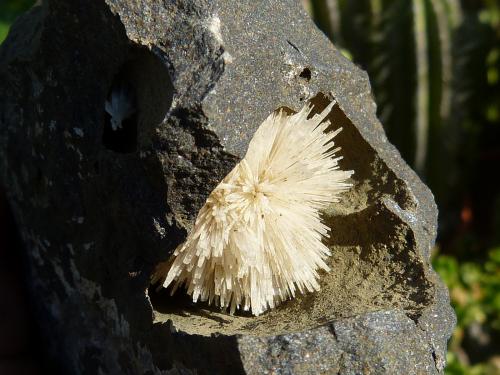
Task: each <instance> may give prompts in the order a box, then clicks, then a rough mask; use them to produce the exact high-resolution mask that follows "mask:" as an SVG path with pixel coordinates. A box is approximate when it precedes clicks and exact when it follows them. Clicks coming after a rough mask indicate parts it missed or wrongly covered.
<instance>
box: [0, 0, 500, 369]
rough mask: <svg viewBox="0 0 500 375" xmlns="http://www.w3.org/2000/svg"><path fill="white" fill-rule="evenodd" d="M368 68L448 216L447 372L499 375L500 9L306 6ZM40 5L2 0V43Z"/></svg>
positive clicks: (397, 133)
mask: <svg viewBox="0 0 500 375" xmlns="http://www.w3.org/2000/svg"><path fill="white" fill-rule="evenodd" d="M302 2H303V3H304V6H305V8H306V10H307V11H308V12H310V13H311V15H312V17H313V19H314V20H315V22H316V23H317V24H318V26H319V27H320V28H321V29H322V30H323V31H324V32H325V33H326V34H327V35H328V36H329V37H330V38H331V39H332V41H333V42H334V44H335V45H336V46H337V47H338V48H340V49H341V50H342V52H343V53H344V55H346V56H347V57H348V58H350V59H351V60H353V61H354V62H356V63H357V64H359V65H360V66H361V67H363V68H364V69H366V70H367V71H368V73H369V75H370V80H371V84H372V88H373V91H374V95H375V99H376V101H377V105H378V115H379V118H380V119H381V121H382V123H383V125H384V127H385V129H386V132H387V134H388V137H389V139H390V140H391V142H393V143H394V144H395V145H396V146H397V147H398V149H399V150H400V152H401V154H402V155H403V157H404V158H405V159H406V161H407V162H408V163H409V164H411V165H413V166H414V167H415V168H416V169H417V171H418V172H419V174H420V176H421V177H422V178H423V179H424V180H425V181H426V182H427V183H428V184H429V185H430V187H431V189H432V191H433V192H434V194H435V195H436V200H437V202H438V205H439V209H440V222H439V224H440V225H439V228H440V232H439V236H438V246H437V248H439V250H436V252H435V255H434V260H433V263H434V267H435V269H436V270H437V272H438V273H439V274H440V275H441V277H442V278H443V280H444V282H445V283H446V284H447V285H448V287H449V289H450V296H451V301H452V305H453V307H454V308H455V311H456V313H457V318H458V326H457V328H456V330H455V332H454V333H453V337H452V339H451V340H450V343H449V352H448V366H447V368H446V373H447V374H451V375H483V374H485V375H494V374H500V167H499V166H500V145H499V143H500V3H499V1H498V0H462V1H459V0H356V1H353V0H302ZM33 3H34V0H0V43H1V42H2V41H3V40H4V39H5V37H6V35H7V33H8V29H9V27H10V25H11V23H12V22H13V20H14V19H15V17H16V16H17V15H19V14H20V13H22V12H24V11H26V10H27V9H28V8H29V7H30V6H31V5H32V4H33Z"/></svg>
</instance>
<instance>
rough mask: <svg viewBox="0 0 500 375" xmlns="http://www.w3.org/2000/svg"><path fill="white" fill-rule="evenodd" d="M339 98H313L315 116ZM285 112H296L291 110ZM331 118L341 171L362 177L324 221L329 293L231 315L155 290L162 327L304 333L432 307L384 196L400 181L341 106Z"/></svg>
mask: <svg viewBox="0 0 500 375" xmlns="http://www.w3.org/2000/svg"><path fill="white" fill-rule="evenodd" d="M331 100H332V99H331V98H329V97H327V96H326V95H323V94H321V93H319V94H318V95H316V96H315V97H314V98H312V99H311V100H310V102H311V103H312V104H313V106H314V108H313V111H312V114H315V113H319V112H321V111H322V110H323V109H324V108H325V107H326V106H327V105H328V104H329V103H330V102H331ZM279 110H284V111H285V112H287V113H291V112H293V111H292V110H291V109H290V108H287V107H280V108H277V109H276V111H279ZM327 119H328V120H329V121H330V122H331V124H332V125H331V130H332V131H333V130H335V129H337V128H339V127H342V128H343V130H342V132H341V133H340V134H339V135H338V136H336V137H335V139H334V142H335V147H337V146H340V147H342V151H341V152H340V154H341V155H342V156H344V158H345V159H344V160H341V163H340V166H341V168H342V169H343V170H350V169H352V170H354V171H355V174H354V176H353V183H354V187H353V188H352V189H351V190H350V191H349V192H348V193H346V194H345V195H344V196H342V199H341V201H340V202H338V203H335V204H334V205H332V206H334V207H332V208H331V209H330V208H329V209H328V210H327V211H325V212H324V222H325V224H326V225H328V226H329V227H330V228H331V233H330V238H329V239H325V240H324V241H325V244H326V245H327V246H328V247H329V248H330V250H331V252H332V255H331V256H330V257H329V258H328V259H327V264H328V266H329V267H330V269H331V271H330V272H324V271H319V274H320V278H319V283H320V287H321V290H320V291H318V292H314V293H306V294H303V295H297V296H296V297H295V298H294V299H292V300H288V301H285V302H283V303H281V304H280V305H278V306H277V307H275V308H274V309H272V310H268V311H266V312H265V313H263V314H262V315H259V316H252V315H251V314H249V313H247V312H243V313H241V312H239V313H236V314H235V315H230V314H229V313H227V312H225V311H221V310H220V309H219V308H218V307H217V306H208V304H204V303H193V302H192V299H191V296H189V295H187V294H186V292H185V290H183V289H179V290H177V291H176V293H175V294H174V295H173V296H170V293H169V290H163V291H162V290H160V291H159V292H157V291H156V287H157V286H156V285H155V286H152V287H151V288H150V289H149V291H148V294H149V297H150V300H151V303H152V306H153V310H154V322H155V323H162V322H167V321H172V324H173V326H174V327H175V328H176V329H177V330H179V331H182V332H186V333H189V334H194V335H203V336H209V335H212V334H217V333H219V334H223V335H234V334H249V335H255V336H268V335H278V334H284V333H290V332H300V331H303V330H306V329H311V328H314V327H317V326H320V325H323V324H326V323H327V322H330V321H332V320H335V319H339V318H343V317H348V316H353V315H357V314H362V313H366V312H370V311H377V310H384V309H392V308H403V309H404V310H406V311H419V310H420V309H421V308H422V306H424V305H425V303H426V302H425V298H426V294H427V290H428V285H427V284H426V279H425V275H424V270H423V266H422V264H421V263H420V261H419V260H418V256H416V247H415V245H414V243H411V242H408V241H407V238H408V235H410V234H411V233H410V228H409V227H408V226H407V225H406V224H405V223H403V222H402V221H401V219H400V218H399V217H397V216H396V215H394V214H393V213H392V212H391V211H390V210H388V209H387V208H386V207H385V206H384V205H383V203H382V201H381V198H380V196H381V195H383V194H382V192H383V193H384V194H394V192H395V191H394V190H393V188H392V187H390V186H389V185H387V186H386V185H384V184H385V182H384V183H382V182H383V181H385V180H386V179H387V180H388V181H393V180H394V179H395V177H392V176H391V175H390V173H392V172H391V171H389V170H388V168H387V166H385V164H384V163H383V162H382V161H380V160H379V158H378V156H377V154H376V153H375V151H374V150H373V148H372V147H371V146H370V145H369V144H368V143H367V142H366V141H365V140H364V139H363V137H362V136H361V135H360V133H359V131H358V129H357V128H356V127H355V126H354V124H353V123H352V122H351V121H350V119H349V118H347V116H346V115H345V113H344V112H343V111H342V110H341V108H340V107H339V106H338V105H336V106H334V108H333V109H332V111H331V113H330V114H329V115H328V116H327ZM391 186H392V185H391ZM408 280H413V281H412V282H410V281H408ZM422 298H423V299H422Z"/></svg>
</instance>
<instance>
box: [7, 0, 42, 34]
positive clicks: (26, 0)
mask: <svg viewBox="0 0 500 375" xmlns="http://www.w3.org/2000/svg"><path fill="white" fill-rule="evenodd" d="M34 2H35V1H34V0H0V43H2V42H3V40H4V39H5V38H6V37H7V33H8V32H9V28H10V25H11V24H12V22H13V21H14V19H15V18H16V17H17V16H18V15H19V14H21V13H22V12H25V11H27V10H28V9H29V8H30V7H31V6H32V5H33V3H34Z"/></svg>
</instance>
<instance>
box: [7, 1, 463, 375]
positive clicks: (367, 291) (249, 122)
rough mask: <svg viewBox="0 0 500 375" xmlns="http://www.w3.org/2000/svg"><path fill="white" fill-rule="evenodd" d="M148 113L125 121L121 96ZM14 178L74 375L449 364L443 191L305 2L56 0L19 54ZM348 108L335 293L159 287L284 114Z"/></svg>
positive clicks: (12, 120) (12, 118)
mask: <svg viewBox="0 0 500 375" xmlns="http://www.w3.org/2000/svg"><path fill="white" fill-rule="evenodd" d="M122 88H126V90H124V91H125V92H126V93H127V95H130V98H129V99H130V102H131V103H133V108H134V111H133V113H132V114H130V116H128V117H127V118H126V119H125V120H124V121H123V122H122V126H121V127H120V128H119V129H114V128H113V126H112V125H111V118H112V115H110V114H109V113H108V112H107V111H106V110H105V103H106V101H109V100H110V97H111V95H112V93H113V92H117V90H121V89H122ZM0 97H1V100H0V171H1V179H2V184H3V185H4V186H5V188H6V190H7V192H8V198H9V202H10V205H11V207H12V209H13V212H14V214H15V217H16V221H17V224H18V228H19V232H20V234H21V236H22V238H23V240H24V244H25V249H26V252H27V254H28V258H29V260H30V270H31V276H30V280H31V287H32V296H33V297H32V298H33V300H34V302H35V303H36V306H37V310H38V317H39V319H40V322H41V324H42V326H43V327H44V329H45V336H46V338H47V342H48V344H49V345H50V349H51V352H52V353H53V357H54V360H55V361H57V362H58V363H59V364H60V366H61V368H62V369H63V371H64V372H66V373H75V374H86V373H89V374H94V373H103V374H142V373H144V374H178V373H183V374H184V373H185V374H190V373H197V374H244V373H247V374H263V373H277V374H319V373H324V374H330V373H333V374H358V373H370V374H400V373H406V374H423V373H430V374H432V373H440V372H442V371H443V368H444V365H445V360H444V358H445V351H446V341H447V339H448V337H449V336H450V334H451V330H452V329H453V326H454V323H455V317H454V314H453V311H452V310H451V308H450V306H449V300H448V294H447V291H446V289H445V287H444V286H443V284H442V283H441V281H440V280H439V278H438V277H437V275H436V274H435V272H434V271H433V270H432V268H431V265H430V261H429V257H430V249H431V247H432V246H433V243H434V239H435V236H436V216H437V210H436V206H435V204H434V201H433V197H432V194H431V193H430V191H429V190H428V189H427V187H426V186H425V185H424V184H423V183H422V182H421V181H420V180H419V179H418V177H417V176H416V175H415V173H414V172H413V171H412V170H411V169H410V168H409V167H408V166H407V165H406V164H405V163H404V161H403V160H402V159H401V157H400V155H399V153H398V152H397V150H396V149H395V148H394V147H393V146H392V145H391V144H390V143H388V141H387V139H386V137H385V134H384V131H383V129H382V126H381V125H380V123H379V122H378V120H377V119H376V116H375V110H376V108H375V104H374V102H373V99H372V96H371V93H370V87H369V83H368V78H367V76H366V74H365V73H364V72H362V71H361V70H360V69H358V68H357V67H356V66H355V65H354V64H352V63H351V62H349V61H348V60H347V59H345V58H344V57H343V56H342V55H341V54H340V53H339V52H338V51H337V50H336V49H335V48H334V46H333V45H332V44H331V43H330V42H329V41H328V39H327V38H326V37H325V36H324V35H323V34H322V33H321V32H320V31H319V30H318V29H317V28H316V27H315V26H314V24H313V23H312V21H311V20H310V18H309V17H308V16H307V14H306V13H305V11H304V10H303V9H302V8H301V4H300V1H298V0H297V1H292V0H280V1H278V0H276V1H264V0H262V1H255V0H242V1H230V0H216V1H208V0H198V1H193V0H177V1H156V0H135V1H131V0H125V1H118V0H99V1H91V2H88V1H83V0H64V1H63V0H46V1H44V2H43V3H42V5H38V6H36V7H35V8H33V9H32V10H31V11H30V12H29V13H28V14H26V15H24V16H23V17H21V18H20V19H19V20H18V21H17V22H16V24H15V25H14V27H13V29H12V31H11V33H10V35H9V37H8V38H7V40H6V42H5V43H4V44H3V45H2V46H1V47H0ZM332 100H335V101H336V102H337V105H336V106H335V107H334V110H333V111H332V113H331V114H330V116H329V117H330V120H331V121H332V123H333V127H334V128H337V127H339V126H342V127H343V131H342V132H341V134H340V135H338V136H337V137H336V142H337V143H338V144H339V145H340V146H341V147H342V154H343V155H344V160H343V161H342V165H341V167H342V168H343V169H353V170H354V171H355V175H354V176H353V180H352V182H353V184H354V187H353V188H352V189H351V191H350V192H349V193H348V194H346V195H344V197H343V199H342V201H341V202H340V204H336V205H335V206H332V207H331V208H330V209H329V210H328V211H327V212H325V213H324V216H325V221H326V222H327V223H328V224H329V225H330V226H331V228H332V234H331V239H329V240H328V242H327V243H328V246H329V247H330V248H331V249H332V253H333V255H332V257H331V258H330V260H329V262H330V265H331V268H332V271H331V272H330V273H328V274H327V273H323V274H322V275H321V281H320V283H321V291H320V292H318V293H313V294H307V295H304V296H300V297H298V298H296V299H294V300H292V301H288V302H286V303H283V304H282V305H280V306H279V307H278V308H276V309H274V310H272V311H270V312H268V313H266V314H263V315H262V316H259V317H252V316H250V315H248V314H244V313H239V314H235V315H234V316H230V315H228V314H226V313H225V312H221V311H219V310H217V309H216V308H214V307H209V306H206V305H204V304H193V303H191V302H190V300H189V298H188V297H187V296H186V295H184V294H183V293H177V294H176V295H174V296H173V297H170V296H169V294H168V293H166V292H156V291H155V288H150V287H149V280H150V276H151V274H152V272H153V270H154V268H155V266H156V265H157V264H158V263H159V262H161V261H165V260H166V259H168V258H169V255H170V254H171V253H172V252H173V250H174V249H175V248H176V246H177V245H178V244H179V243H181V242H182V241H183V240H184V238H185V237H186V235H187V232H188V231H189V229H190V228H191V227H192V225H193V220H194V218H195V217H196V214H197V212H198V210H199V209H200V208H201V206H202V205H203V203H204V201H205V199H206V198H207V196H208V194H209V193H210V191H211V190H212V189H213V188H214V187H215V186H216V184H217V183H218V182H219V181H220V180H222V178H223V177H224V176H225V175H226V174H227V173H228V172H229V171H230V170H231V169H232V168H233V167H234V165H235V164H236V163H237V162H238V161H239V160H240V159H241V157H242V156H243V155H244V154H245V151H246V148H247V146H248V143H249V141H250V139H251V137H252V135H253V133H254V132H255V130H256V128H257V127H258V125H259V124H260V123H261V122H262V121H263V120H264V119H265V118H266V117H267V116H268V115H269V114H270V113H272V112H273V111H276V110H278V109H279V108H282V107H286V108H287V110H289V111H297V110H298V109H300V108H301V107H302V105H303V103H304V102H306V101H310V102H312V103H313V104H314V105H315V111H320V110H321V109H322V108H324V107H325V106H326V105H327V104H328V103H330V102H331V101H332Z"/></svg>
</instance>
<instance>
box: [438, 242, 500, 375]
mask: <svg viewBox="0 0 500 375" xmlns="http://www.w3.org/2000/svg"><path fill="white" fill-rule="evenodd" d="M434 267H435V269H436V271H437V272H439V274H440V275H441V277H442V278H443V280H444V282H445V283H446V284H447V285H448V287H449V289H450V296H451V302H452V305H453V307H454V309H455V312H456V314H457V318H458V322H459V324H458V327H457V328H456V329H455V331H454V333H453V337H452V339H451V341H450V351H449V353H448V367H447V369H446V372H447V373H448V374H453V375H462V374H463V375H468V374H492V375H493V374H498V373H499V371H500V356H499V353H494V349H496V348H488V347H486V348H485V346H492V345H498V338H494V337H492V332H494V331H496V332H498V331H500V294H499V293H498V291H499V290H500V247H498V248H495V249H492V250H490V251H489V253H488V257H487V259H486V261H485V262H484V263H477V262H462V263H460V262H459V261H458V260H457V259H456V258H455V257H453V256H450V255H442V256H437V257H435V259H434ZM467 330H469V331H471V332H467ZM467 334H469V335H473V336H475V338H476V341H479V342H477V343H475V344H476V345H477V346H476V347H475V348H474V350H485V351H486V353H488V352H491V353H488V354H491V355H488V356H489V357H490V358H488V360H487V361H485V362H484V363H478V364H475V365H470V361H469V358H468V356H467V355H466V353H464V348H463V346H464V337H465V336H466V335H467ZM492 349H493V350H492ZM483 354H484V353H483Z"/></svg>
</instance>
